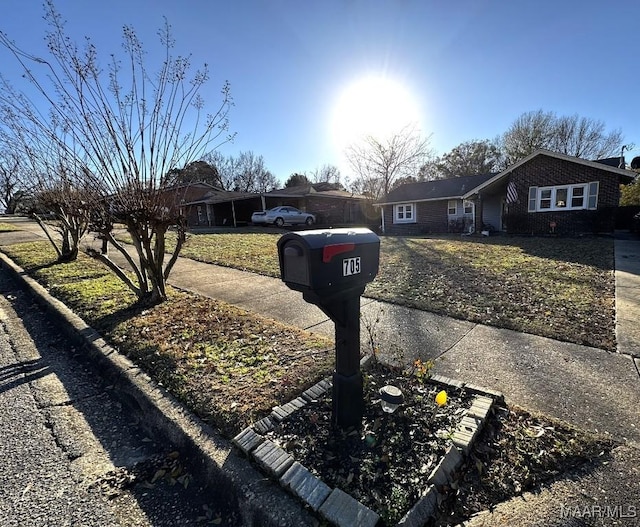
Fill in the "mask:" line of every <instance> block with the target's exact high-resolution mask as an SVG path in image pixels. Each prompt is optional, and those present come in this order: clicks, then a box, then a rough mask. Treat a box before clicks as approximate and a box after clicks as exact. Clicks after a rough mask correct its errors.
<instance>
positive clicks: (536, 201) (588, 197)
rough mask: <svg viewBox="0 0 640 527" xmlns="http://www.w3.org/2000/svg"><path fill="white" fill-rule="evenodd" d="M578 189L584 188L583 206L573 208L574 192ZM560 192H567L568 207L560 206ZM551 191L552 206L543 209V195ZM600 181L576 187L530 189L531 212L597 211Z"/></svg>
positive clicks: (561, 186)
mask: <svg viewBox="0 0 640 527" xmlns="http://www.w3.org/2000/svg"><path fill="white" fill-rule="evenodd" d="M576 188H582V189H583V191H582V204H581V205H579V206H573V197H574V196H573V192H574V189H576ZM559 190H566V191H567V198H566V205H565V206H564V207H562V206H558V200H557V193H558V191H559ZM545 191H549V198H545V201H546V200H547V199H549V200H550V201H551V203H550V206H549V207H546V208H542V207H541V206H540V205H541V201H542V193H543V192H545ZM598 191H599V184H598V181H591V182H589V183H579V184H575V185H555V186H547V187H529V205H528V211H529V212H565V211H570V210H596V209H597V208H598Z"/></svg>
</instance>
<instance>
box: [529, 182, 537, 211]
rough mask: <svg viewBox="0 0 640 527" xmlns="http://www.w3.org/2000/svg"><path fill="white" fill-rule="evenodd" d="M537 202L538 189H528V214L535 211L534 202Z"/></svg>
mask: <svg viewBox="0 0 640 527" xmlns="http://www.w3.org/2000/svg"><path fill="white" fill-rule="evenodd" d="M537 201H538V187H529V209H528V211H529V212H535V211H536V202H537Z"/></svg>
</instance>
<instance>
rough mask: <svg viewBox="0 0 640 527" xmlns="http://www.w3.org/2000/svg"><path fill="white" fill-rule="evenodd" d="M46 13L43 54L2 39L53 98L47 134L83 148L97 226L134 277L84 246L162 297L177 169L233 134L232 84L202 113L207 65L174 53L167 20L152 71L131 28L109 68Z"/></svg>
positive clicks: (50, 9)
mask: <svg viewBox="0 0 640 527" xmlns="http://www.w3.org/2000/svg"><path fill="white" fill-rule="evenodd" d="M45 19H46V20H47V22H48V24H49V31H48V33H47V35H46V43H47V48H48V52H49V56H50V58H49V59H48V60H46V59H44V58H41V57H39V56H35V55H32V54H29V53H26V52H25V51H23V50H21V49H20V48H19V47H18V46H17V45H16V44H14V43H13V42H12V41H11V40H10V39H9V38H8V37H7V36H6V35H5V34H0V44H2V45H3V46H4V47H6V48H7V49H9V50H10V51H11V52H12V53H13V55H14V57H15V58H16V59H17V60H18V61H19V62H20V64H22V66H23V70H24V74H25V77H27V78H28V79H29V80H31V81H32V84H33V86H35V88H36V89H37V90H38V92H39V93H40V95H41V96H42V97H43V99H44V101H46V102H47V103H48V104H49V108H50V111H51V119H49V120H48V122H45V123H40V124H41V125H42V128H43V132H44V133H45V134H46V135H47V136H53V135H54V134H53V132H52V129H53V128H54V127H53V126H52V123H57V124H58V125H59V128H60V129H62V130H64V131H65V134H66V139H65V140H64V141H61V142H60V144H61V145H63V146H68V145H69V144H73V145H74V149H75V148H79V149H81V150H80V152H78V155H77V156H75V159H76V163H77V164H83V165H84V166H85V170H83V171H82V174H83V176H85V177H89V176H90V181H89V182H87V183H88V184H91V185H95V188H96V190H97V191H98V193H99V194H100V195H101V199H100V200H99V201H98V202H96V203H94V207H93V209H94V211H95V212H98V211H101V212H102V214H101V215H100V217H99V218H98V221H96V226H97V228H100V229H101V230H102V234H103V236H106V237H107V239H108V240H109V241H110V242H111V243H112V244H113V245H114V246H115V247H116V248H117V250H118V251H120V252H121V253H122V254H123V255H124V257H125V258H126V259H127V261H128V263H129V265H130V266H131V268H132V269H133V272H134V274H135V280H132V279H130V278H129V275H127V274H125V273H124V272H123V271H122V270H121V269H120V268H119V267H118V266H117V265H116V264H115V263H114V262H113V261H112V260H110V259H109V257H108V256H107V255H105V254H100V253H98V252H97V251H91V252H90V253H91V254H92V255H93V256H95V257H96V258H98V259H99V260H101V261H102V262H103V263H105V265H107V266H108V267H109V268H110V269H112V270H113V271H114V272H115V273H116V274H117V275H118V276H119V277H120V278H121V279H122V280H123V281H124V282H125V283H126V284H127V285H128V286H129V287H130V288H131V289H132V290H133V291H134V292H135V293H136V294H137V295H138V297H139V298H140V299H141V300H144V301H150V302H156V301H161V300H164V299H165V298H166V280H167V278H168V276H169V273H170V272H171V269H172V268H173V266H174V264H175V262H176V260H177V257H178V254H179V253H180V250H181V248H182V244H183V242H184V234H185V226H184V221H183V218H182V216H181V212H180V206H179V205H180V201H181V198H182V195H180V193H179V192H176V191H173V190H172V187H173V184H174V183H175V173H174V169H176V168H183V167H185V166H186V165H188V164H189V163H190V162H192V161H196V160H198V159H200V158H201V157H202V154H203V153H204V152H205V151H206V150H211V149H212V147H214V146H215V143H216V142H225V141H227V140H229V139H230V137H229V136H228V135H227V130H228V121H227V115H228V112H229V109H230V106H231V98H230V91H229V85H228V84H227V83H225V84H224V85H223V88H222V98H221V102H220V103H219V105H218V106H217V108H215V109H214V111H213V112H212V113H210V114H208V115H203V112H204V108H205V105H204V101H203V99H202V98H201V96H200V91H201V89H202V87H203V86H204V85H205V84H206V82H207V81H208V79H209V73H208V68H207V66H206V65H205V66H204V68H203V69H200V70H197V71H195V72H193V73H192V72H191V64H190V59H189V57H188V56H186V57H184V56H174V55H173V54H172V53H173V48H174V45H175V44H174V40H173V37H172V34H171V28H170V26H169V24H168V23H167V22H166V21H165V24H164V26H163V27H162V28H161V30H160V31H159V36H160V42H161V45H162V51H163V61H162V63H161V65H160V67H159V69H158V70H157V72H155V73H151V72H149V71H148V69H147V65H146V64H147V60H148V57H147V56H146V55H145V52H144V50H143V46H142V44H141V42H140V41H139V39H138V37H137V35H136V32H135V31H134V29H133V28H131V27H129V26H125V27H124V28H123V39H122V44H123V48H124V58H123V60H119V59H118V58H117V56H116V55H112V56H111V61H110V62H109V64H108V67H107V68H106V69H105V68H103V67H102V66H101V65H100V64H99V61H98V52H97V50H96V48H95V46H94V45H93V43H92V42H91V40H90V39H86V43H85V46H84V48H83V49H80V48H79V47H78V46H77V45H76V44H75V43H73V42H72V41H71V40H70V39H69V37H68V36H67V35H66V33H65V27H64V26H65V24H64V22H63V20H62V19H61V17H60V15H59V14H58V12H57V11H56V9H55V7H54V5H53V3H52V2H51V0H47V2H46V3H45ZM36 70H37V71H36ZM72 153H75V151H69V155H71V154H72ZM100 204H103V206H102V208H101V207H100ZM114 222H122V223H123V224H124V225H125V226H126V228H127V231H128V232H129V234H130V236H131V239H132V242H133V246H134V248H135V256H130V255H129V253H128V251H127V250H126V248H125V247H124V246H123V245H122V244H120V243H119V242H118V241H117V240H116V239H115V238H114V236H113V233H112V230H111V228H112V226H113V223H114ZM169 228H173V229H175V231H176V233H177V243H176V245H175V249H174V250H173V251H172V253H171V255H170V258H169V260H168V261H167V262H166V263H165V250H166V234H167V231H168V230H169Z"/></svg>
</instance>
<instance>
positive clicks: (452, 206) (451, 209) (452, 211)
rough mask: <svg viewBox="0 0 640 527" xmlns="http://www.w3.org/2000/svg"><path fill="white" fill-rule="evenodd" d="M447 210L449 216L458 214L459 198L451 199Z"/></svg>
mask: <svg viewBox="0 0 640 527" xmlns="http://www.w3.org/2000/svg"><path fill="white" fill-rule="evenodd" d="M447 211H448V213H449V216H455V215H456V214H458V200H455V199H450V200H449V203H448V205H447Z"/></svg>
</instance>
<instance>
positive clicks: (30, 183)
mask: <svg viewBox="0 0 640 527" xmlns="http://www.w3.org/2000/svg"><path fill="white" fill-rule="evenodd" d="M0 82H1V83H0V87H1V90H0V92H1V94H0V102H1V104H0V123H1V126H0V142H2V143H4V145H5V148H7V149H9V148H11V156H12V157H13V158H14V159H15V160H16V161H15V168H16V169H17V168H18V167H19V168H20V171H19V174H18V173H14V176H15V177H16V178H17V179H16V180H15V184H19V185H20V186H21V187H22V188H23V189H27V190H28V194H29V196H30V199H29V201H28V203H27V204H26V210H27V212H28V213H29V214H30V215H31V217H33V218H34V219H35V220H36V221H37V222H38V224H39V225H40V227H41V228H42V230H43V232H44V233H45V235H46V236H47V239H48V240H49V241H50V242H51V244H52V246H53V248H54V249H55V251H56V253H57V255H58V260H59V261H63V262H69V261H73V260H75V259H76V258H77V256H78V249H79V243H80V239H81V238H82V236H83V235H84V234H85V233H86V232H87V230H88V228H89V224H90V218H91V207H92V205H93V203H94V202H95V201H96V196H97V194H96V191H95V189H96V186H95V185H92V184H88V183H89V182H90V181H89V178H87V177H86V175H87V174H86V170H87V169H86V166H85V165H84V164H82V163H78V157H77V156H76V152H74V151H73V147H72V144H66V143H65V135H64V131H62V130H59V129H57V128H56V127H55V126H53V127H52V128H47V127H46V126H44V121H42V120H39V118H38V112H37V110H36V109H35V108H34V107H33V105H32V104H31V102H30V100H29V99H27V98H26V97H24V96H22V95H21V94H20V93H17V92H16V91H15V90H14V89H13V87H12V86H11V85H10V84H9V83H8V82H7V81H6V80H5V79H4V78H2V79H0ZM70 143H72V142H71V141H70ZM18 160H19V161H18ZM54 232H57V234H58V236H54Z"/></svg>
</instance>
